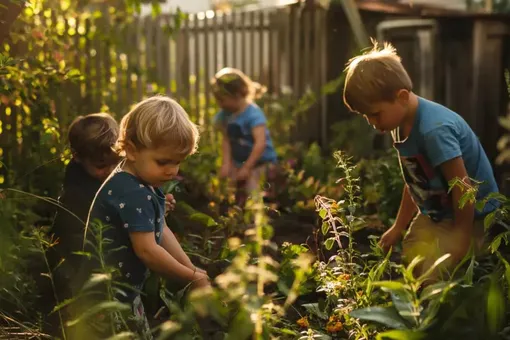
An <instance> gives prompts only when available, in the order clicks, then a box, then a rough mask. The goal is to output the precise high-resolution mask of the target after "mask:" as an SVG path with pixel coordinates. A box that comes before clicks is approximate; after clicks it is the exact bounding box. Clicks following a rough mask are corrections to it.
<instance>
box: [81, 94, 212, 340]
mask: <svg viewBox="0 0 510 340" xmlns="http://www.w3.org/2000/svg"><path fill="white" fill-rule="evenodd" d="M198 138H199V133H198V129H197V127H196V126H195V125H194V124H193V123H192V122H191V121H190V120H189V117H188V115H187V113H186V112H185V111H184V109H183V108H182V107H181V106H180V105H179V104H178V103H177V102H175V101H174V100H172V99H170V98H168V97H164V96H155V97H151V98H148V99H146V100H144V101H142V102H140V103H139V104H137V105H136V106H135V107H134V108H133V110H131V112H129V113H128V114H127V115H126V116H124V118H123V119H122V122H121V124H120V135H119V139H118V141H117V144H116V150H117V151H118V152H119V154H121V155H122V156H125V161H123V162H121V164H119V166H118V167H117V168H116V169H115V170H114V171H113V173H112V174H111V176H110V177H109V178H108V179H107V180H106V182H105V183H104V184H103V186H102V187H101V189H100V190H99V191H98V193H97V195H96V198H95V199H94V202H93V204H92V208H91V211H90V215H89V219H88V222H87V229H88V228H90V225H89V223H91V222H92V223H94V221H100V222H101V223H102V224H104V225H108V226H110V227H109V228H108V229H107V230H106V231H105V234H104V236H105V238H107V239H109V240H111V243H110V244H107V245H106V247H107V248H106V249H105V254H106V261H107V264H108V265H109V266H111V267H115V268H117V270H118V272H119V273H120V277H119V278H116V279H115V281H116V282H120V283H121V284H122V287H123V289H124V293H125V294H118V295H117V296H116V298H117V299H118V300H120V301H121V302H124V303H128V304H129V305H130V306H131V308H132V310H131V312H132V313H131V314H132V315H130V316H131V318H134V320H135V321H136V325H137V326H133V327H131V328H134V331H136V332H138V333H139V335H140V336H141V337H142V338H150V337H151V336H150V330H149V329H148V324H147V318H146V316H145V314H144V310H143V305H142V303H141V299H140V293H139V291H140V289H141V288H142V286H143V283H144V281H145V279H146V277H147V274H148V270H149V269H151V270H153V271H155V272H157V273H160V274H162V275H163V276H165V277H166V278H168V279H172V280H179V281H181V282H186V283H188V282H190V283H191V284H192V287H205V286H208V285H209V280H208V277H207V274H206V273H205V272H204V271H203V270H201V269H198V268H196V267H195V266H194V265H193V264H192V263H191V261H190V259H189V258H188V256H187V255H186V254H185V253H184V251H183V250H182V248H181V246H180V244H179V243H178V241H177V240H176V238H175V236H174V234H173V233H172V231H170V229H169V228H168V227H167V226H166V222H165V196H164V195H163V192H162V191H161V190H160V188H159V187H160V186H162V185H163V184H164V183H165V182H167V181H169V180H171V179H172V178H173V177H174V176H176V175H177V172H178V170H179V165H180V163H181V162H182V161H183V160H184V159H185V158H186V157H187V156H189V155H191V154H193V153H194V152H195V150H196V148H197V142H198ZM114 249H116V251H113V250H114ZM119 249H120V250H119ZM126 286H130V287H133V288H134V290H127V289H125V288H124V287H126ZM140 325H141V327H140Z"/></svg>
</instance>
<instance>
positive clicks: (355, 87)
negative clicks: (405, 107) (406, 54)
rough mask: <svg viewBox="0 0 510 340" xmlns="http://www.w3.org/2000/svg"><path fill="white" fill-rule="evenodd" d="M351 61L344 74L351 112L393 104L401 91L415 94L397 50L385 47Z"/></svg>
mask: <svg viewBox="0 0 510 340" xmlns="http://www.w3.org/2000/svg"><path fill="white" fill-rule="evenodd" d="M372 43H373V45H374V46H373V48H372V49H371V50H370V51H369V52H367V53H364V54H362V55H360V56H357V57H354V58H352V59H350V60H349V62H348V63H347V67H346V68H345V71H346V73H347V75H346V77H345V87H344V103H345V105H346V106H347V107H348V108H349V110H351V111H354V112H358V113H367V110H368V109H369V107H370V105H372V104H375V103H377V102H382V101H394V100H395V98H396V94H397V92H398V91H400V90H402V89H405V90H408V91H412V89H413V82H412V81H411V78H410V77H409V75H408V74H407V71H406V70H405V68H404V66H403V65H402V63H401V59H400V57H399V56H398V54H397V51H396V49H395V48H394V47H393V46H392V45H391V44H390V43H384V45H383V48H382V49H380V48H379V46H378V44H377V42H376V41H374V40H372Z"/></svg>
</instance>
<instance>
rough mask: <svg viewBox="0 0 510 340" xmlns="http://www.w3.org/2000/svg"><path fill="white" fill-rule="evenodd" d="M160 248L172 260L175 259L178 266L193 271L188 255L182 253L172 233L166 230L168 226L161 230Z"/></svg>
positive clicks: (168, 229)
mask: <svg viewBox="0 0 510 340" xmlns="http://www.w3.org/2000/svg"><path fill="white" fill-rule="evenodd" d="M160 245H161V247H163V249H165V250H166V251H167V252H168V253H169V254H170V255H172V257H173V258H175V259H176V260H177V261H179V263H180V264H182V265H184V266H186V267H188V268H191V269H194V268H195V266H194V265H193V263H192V262H191V260H190V259H189V257H188V255H186V253H185V252H184V250H183V249H182V247H181V245H180V243H179V241H177V239H176V238H175V235H174V233H173V232H172V231H171V230H170V228H168V226H167V225H166V224H165V227H164V228H163V235H162V236H161V243H160Z"/></svg>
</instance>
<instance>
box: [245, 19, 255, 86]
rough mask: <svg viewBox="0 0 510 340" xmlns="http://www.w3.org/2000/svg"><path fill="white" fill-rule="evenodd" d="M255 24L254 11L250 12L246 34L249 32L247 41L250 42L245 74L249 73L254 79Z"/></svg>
mask: <svg viewBox="0 0 510 340" xmlns="http://www.w3.org/2000/svg"><path fill="white" fill-rule="evenodd" d="M255 25H256V23H255V11H251V12H250V21H249V26H248V27H249V28H248V32H249V35H248V39H249V41H250V44H249V45H248V58H249V59H248V60H249V61H250V69H249V70H248V69H247V70H246V71H247V72H249V75H250V77H254V78H255V79H256V74H255V57H256V53H255V48H256V47H255V46H256V45H255V36H256V33H257V29H256V27H255Z"/></svg>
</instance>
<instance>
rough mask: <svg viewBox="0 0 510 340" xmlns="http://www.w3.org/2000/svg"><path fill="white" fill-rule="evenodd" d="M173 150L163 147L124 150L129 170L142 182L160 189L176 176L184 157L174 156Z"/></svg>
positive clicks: (131, 147)
mask: <svg viewBox="0 0 510 340" xmlns="http://www.w3.org/2000/svg"><path fill="white" fill-rule="evenodd" d="M174 150H175V148H173V147H171V146H164V147H158V148H143V149H137V148H135V147H134V146H130V147H128V148H126V157H127V159H128V161H129V168H130V169H129V170H131V171H132V172H134V173H133V174H134V175H135V176H137V177H138V178H140V179H141V180H142V181H143V182H145V183H147V184H149V185H152V186H155V187H160V186H162V185H163V184H165V183H166V182H168V181H170V180H171V179H173V178H174V177H175V176H177V173H178V172H179V166H180V164H181V162H182V161H183V160H184V157H182V156H180V155H176V154H175V152H174Z"/></svg>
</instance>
